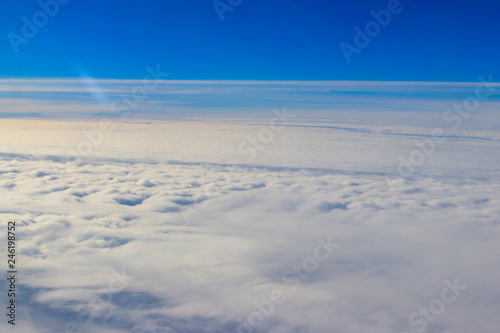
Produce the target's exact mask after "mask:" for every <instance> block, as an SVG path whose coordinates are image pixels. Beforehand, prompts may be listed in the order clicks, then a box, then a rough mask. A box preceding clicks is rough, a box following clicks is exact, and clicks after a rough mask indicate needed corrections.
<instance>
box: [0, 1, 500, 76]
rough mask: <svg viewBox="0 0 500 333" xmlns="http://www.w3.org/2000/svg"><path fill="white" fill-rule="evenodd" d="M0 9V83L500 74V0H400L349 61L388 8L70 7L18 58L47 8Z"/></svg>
mask: <svg viewBox="0 0 500 333" xmlns="http://www.w3.org/2000/svg"><path fill="white" fill-rule="evenodd" d="M61 1H62V0H61ZM220 1H222V2H223V3H227V2H229V1H228V0H220ZM231 1H232V2H233V3H234V4H237V3H238V0H231ZM3 6H4V10H3V11H2V14H1V16H0V34H1V35H2V39H1V42H0V57H1V60H2V61H0V76H1V77H79V76H82V75H88V76H91V77H96V78H116V79H123V78H131V79H142V78H143V77H144V73H145V71H144V68H145V67H146V66H148V65H151V66H154V65H155V64H161V67H162V69H163V70H165V71H168V72H169V73H170V77H169V79H176V80H198V79H202V80H229V79H232V80H381V81H468V82H473V81H476V79H477V76H478V75H487V74H489V73H491V74H493V78H494V81H496V77H497V74H498V72H499V65H498V54H499V44H498V31H500V21H499V20H498V9H499V7H500V5H499V4H498V3H497V2H496V1H451V0H445V1H423V0H413V1H410V0H402V1H401V2H400V7H401V8H402V10H401V11H400V12H399V13H398V14H393V15H391V16H392V17H391V22H390V23H389V24H388V25H387V26H386V27H381V29H380V33H378V34H376V35H375V36H374V37H373V38H371V41H370V43H369V45H368V46H366V47H364V48H362V49H360V52H359V53H358V54H353V55H352V57H351V58H352V59H351V60H352V61H351V63H349V64H348V63H347V61H346V59H345V57H344V55H343V53H342V51H341V49H340V47H339V44H340V43H341V42H346V43H349V44H352V45H354V44H353V38H354V37H355V31H354V30H353V29H354V27H355V26H358V27H360V28H361V29H364V28H365V25H366V24H367V23H368V22H370V21H372V20H373V17H372V16H371V15H370V12H371V11H372V10H374V11H376V12H378V11H380V10H383V9H386V8H387V6H388V1H355V0H341V1H334V0H281V1H271V0H266V1H264V0H242V1H240V4H239V5H236V6H232V11H226V12H225V13H224V15H223V17H224V20H223V21H221V20H220V18H219V15H218V14H217V11H216V10H215V8H214V5H213V1H212V0H191V1H151V0H150V1H148V0H146V1H130V0H120V1H115V0H109V1H104V2H103V1H94V0H87V1H79V0H70V1H69V2H68V3H67V4H64V5H59V7H60V8H59V12H58V13H57V14H56V15H54V17H49V19H48V23H47V24H46V25H45V26H42V27H40V28H39V31H38V32H37V33H36V35H35V36H33V37H30V38H27V39H26V40H27V43H23V44H19V45H18V50H19V52H18V53H15V52H14V48H13V47H12V44H11V42H10V41H9V37H8V35H9V33H14V34H17V35H18V36H22V27H23V24H24V23H23V21H22V18H23V17H26V18H27V19H28V20H29V21H30V22H33V16H34V15H36V13H37V12H39V11H40V10H41V7H40V4H39V3H38V2H37V1H35V0H23V1H19V2H14V1H12V2H8V3H4V4H3ZM11 36H12V35H11Z"/></svg>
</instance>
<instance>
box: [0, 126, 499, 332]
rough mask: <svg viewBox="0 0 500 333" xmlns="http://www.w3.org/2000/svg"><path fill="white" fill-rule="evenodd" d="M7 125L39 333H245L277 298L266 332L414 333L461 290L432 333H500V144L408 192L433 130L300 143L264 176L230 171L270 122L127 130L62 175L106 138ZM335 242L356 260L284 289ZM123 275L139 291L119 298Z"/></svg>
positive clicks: (268, 152)
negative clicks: (419, 141)
mask: <svg viewBox="0 0 500 333" xmlns="http://www.w3.org/2000/svg"><path fill="white" fill-rule="evenodd" d="M2 122H3V126H2V127H3V128H2V131H1V132H0V136H1V139H2V141H1V142H2V143H1V144H0V151H1V152H2V153H1V154H0V170H1V172H0V187H1V188H2V189H3V192H4V195H3V199H2V201H1V202H0V211H1V214H0V215H1V218H2V220H4V221H7V220H9V219H15V220H16V221H18V224H19V227H18V231H17V232H18V235H19V236H18V237H19V242H18V244H19V245H18V246H19V248H18V249H19V255H20V261H19V271H20V272H21V273H20V274H21V275H20V276H22V280H20V281H19V283H20V294H21V295H22V297H24V301H23V302H22V305H20V314H22V315H20V317H19V322H20V325H24V326H21V327H25V328H23V332H31V331H33V332H34V331H37V332H63V331H64V327H65V325H66V323H68V322H71V321H74V322H75V323H77V324H78V325H81V326H79V327H80V328H81V329H82V330H83V331H84V332H153V331H156V332H236V331H237V326H238V325H239V323H238V322H237V318H238V317H241V318H245V319H246V318H248V315H249V314H251V313H252V312H253V311H256V307H255V305H254V302H255V301H257V302H263V301H264V300H266V299H269V295H270V293H271V292H272V291H273V290H275V289H279V290H282V291H283V293H284V295H285V296H286V301H285V302H284V303H283V304H279V305H276V307H275V310H274V312H273V314H272V316H270V317H269V318H266V320H265V322H264V323H263V326H262V327H261V330H262V331H265V332H304V331H307V332H325V331H336V330H338V331H340V332H365V331H369V332H403V331H408V332H413V331H415V330H414V327H413V326H411V325H410V323H409V322H408V316H409V315H410V314H412V313H413V312H415V311H418V309H419V308H420V307H424V306H428V304H429V301H430V300H432V299H435V298H436V297H439V296H440V295H439V293H440V292H441V290H442V288H443V281H444V280H445V279H449V280H450V281H451V280H452V279H453V278H454V277H458V279H459V281H460V282H461V283H464V284H466V285H467V286H468V288H467V290H465V291H464V292H463V294H462V295H461V296H460V297H459V298H458V299H457V300H456V301H455V302H453V303H452V304H448V305H447V306H446V310H445V311H444V313H443V314H441V315H439V316H438V318H437V319H436V320H435V321H434V322H431V323H429V327H428V329H427V331H428V332H434V331H436V332H437V331H447V330H448V331H453V332H464V333H465V332H471V331H477V330H478V327H479V328H480V331H481V332H496V330H497V326H496V325H495V320H496V316H497V313H498V310H500V309H499V304H500V303H499V302H498V299H497V298H496V297H495V296H494V295H495V294H496V290H497V279H496V277H498V276H499V274H500V271H499V268H498V265H497V259H496V257H495V254H496V253H498V251H499V246H500V245H499V244H500V242H499V240H500V231H499V229H498V226H499V224H498V217H499V216H500V209H499V208H498V207H500V205H499V203H500V189H499V186H498V179H499V174H498V170H497V167H496V165H497V163H496V155H495V153H494V152H495V151H497V150H498V141H495V140H492V141H486V140H476V139H471V138H469V137H468V135H467V134H466V133H465V134H464V133H462V132H461V133H462V134H464V135H463V136H462V137H460V138H453V139H452V138H450V139H446V140H445V143H443V145H442V148H441V149H440V150H439V151H437V152H436V153H435V155H433V156H432V158H431V159H430V160H429V161H428V163H427V164H426V165H424V166H423V167H422V169H421V170H420V171H419V173H417V174H416V175H415V176H414V177H411V178H409V179H399V178H397V175H396V169H397V162H398V160H397V156H398V155H399V154H401V153H404V152H409V151H411V149H413V147H414V143H413V140H414V136H412V134H424V133H425V129H422V128H418V127H411V128H410V127H401V126H389V125H387V126H386V127H381V126H375V125H372V124H368V123H367V124H364V125H362V126H349V125H347V124H332V126H331V127H330V128H328V127H299V126H296V127H287V128H286V129H285V130H284V131H283V132H282V133H280V134H279V135H276V138H275V140H274V141H273V142H272V143H270V144H269V145H266V147H265V149H264V150H262V151H261V152H259V154H258V155H257V157H256V160H255V162H254V164H252V165H245V164H244V163H239V164H237V165H234V166H227V164H226V163H227V161H228V160H230V159H231V158H234V157H235V155H237V154H238V153H237V146H238V144H239V143H240V142H242V141H243V140H245V139H246V138H247V137H248V135H252V134H255V133H257V132H258V130H259V129H260V128H262V127H263V126H266V124H267V123H268V121H266V120H260V119H254V120H253V121H250V122H241V123H239V124H231V123H222V122H219V123H216V122H213V123H203V122H194V121H192V122H156V121H149V123H147V124H146V123H142V122H140V121H130V122H129V123H122V122H116V123H115V124H116V130H114V131H112V132H109V133H106V134H105V136H104V138H103V141H102V143H101V144H100V145H98V146H96V147H95V149H94V151H93V153H92V154H91V157H88V158H83V159H82V160H81V161H80V162H79V163H71V164H68V165H64V164H63V163H62V162H61V161H63V160H64V159H63V158H62V157H61V155H63V152H64V151H65V150H64V148H65V146H66V145H69V146H75V145H77V144H78V142H80V141H81V140H82V139H84V138H85V136H84V135H83V134H82V133H83V132H82V131H85V130H87V131H88V130H91V129H95V128H98V126H99V125H98V123H96V122H87V121H73V122H64V121H37V120H22V121H21V120H5V121H2ZM295 125H308V126H310V125H311V124H304V123H302V124H300V123H299V122H296V123H295ZM96 126H97V127H96ZM342 128H344V129H342ZM360 129H361V130H360ZM381 131H389V132H391V133H399V134H401V135H389V134H387V132H383V133H382V132H381ZM476 134H477V135H481V136H484V137H486V136H488V137H489V138H495V135H497V133H496V132H484V131H478V132H477V133H475V135H476ZM469 136H470V135H469ZM49 155H53V156H52V157H50V156H49ZM65 168H66V172H65V173H64V174H62V175H60V174H59V173H57V172H56V171H57V170H61V169H65ZM386 175H389V176H390V177H393V178H394V180H392V181H391V182H389V183H388V181H387V179H386V177H385V176H386ZM391 185H392V186H391ZM195 205H198V207H200V209H199V211H198V213H197V214H194V215H192V218H191V221H190V223H188V224H187V223H185V220H184V219H183V216H182V212H183V211H184V209H186V208H189V207H194V206H195ZM328 235H331V237H332V240H333V241H335V242H336V243H338V244H340V247H339V248H338V249H337V250H336V251H335V252H334V253H333V254H332V255H331V257H330V258H328V260H326V261H324V262H321V263H319V265H318V269H317V270H315V271H314V272H313V273H311V274H310V276H308V277H307V278H304V279H302V280H300V282H301V283H300V286H299V288H298V289H296V290H293V289H292V288H291V287H292V286H293V284H292V283H290V282H286V281H283V279H282V278H283V275H284V274H285V272H287V271H288V270H290V269H291V267H293V265H300V264H301V263H302V261H303V260H304V258H307V257H309V256H311V255H312V253H313V251H314V249H315V247H316V246H317V238H318V237H322V238H324V237H327V236H328ZM1 251H2V252H1V253H2V255H3V256H4V257H5V249H3V248H2V249H1ZM123 269H125V271H123ZM123 272H125V273H123ZM122 273H123V274H125V275H124V276H126V277H127V278H130V279H129V280H127V281H128V282H127V284H126V286H124V288H122V289H120V290H115V291H110V283H111V285H116V282H117V280H113V279H116V274H122ZM99 295H100V297H101V299H102V301H100V300H99V298H97V300H98V301H97V305H95V309H96V311H95V317H93V318H92V320H91V321H89V323H84V322H85V321H86V319H87V317H88V308H89V306H88V304H89V297H93V296H94V297H96V296H99ZM41 318H44V319H41ZM0 325H2V326H0V327H2V329H3V328H4V327H5V326H6V324H5V323H4V322H2V323H1V324H0ZM33 327H36V328H37V329H33ZM412 329H413V331H412Z"/></svg>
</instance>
